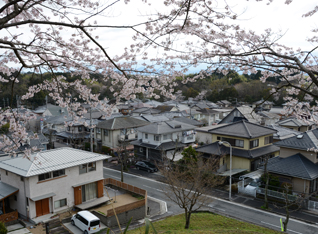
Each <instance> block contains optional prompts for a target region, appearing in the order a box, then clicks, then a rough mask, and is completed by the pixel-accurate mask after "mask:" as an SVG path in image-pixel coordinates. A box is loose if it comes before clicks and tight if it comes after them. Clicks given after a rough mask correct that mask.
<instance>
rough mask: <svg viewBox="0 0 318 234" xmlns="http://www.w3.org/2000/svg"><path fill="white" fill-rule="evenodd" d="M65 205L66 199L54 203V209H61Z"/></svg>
mask: <svg viewBox="0 0 318 234" xmlns="http://www.w3.org/2000/svg"><path fill="white" fill-rule="evenodd" d="M66 205H67V200H66V198H64V199H61V200H58V201H55V202H54V208H55V209H57V208H60V207H63V206H66Z"/></svg>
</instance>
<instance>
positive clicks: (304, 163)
mask: <svg viewBox="0 0 318 234" xmlns="http://www.w3.org/2000/svg"><path fill="white" fill-rule="evenodd" d="M267 169H268V171H269V172H272V173H276V174H280V175H286V176H291V177H296V178H301V179H305V180H313V179H316V178H318V164H314V163H313V162H312V161H310V160H309V159H307V158H306V157H305V156H303V155H302V154H300V153H298V154H295V155H292V156H289V157H287V158H281V157H274V158H271V159H270V160H269V161H268V164H267Z"/></svg>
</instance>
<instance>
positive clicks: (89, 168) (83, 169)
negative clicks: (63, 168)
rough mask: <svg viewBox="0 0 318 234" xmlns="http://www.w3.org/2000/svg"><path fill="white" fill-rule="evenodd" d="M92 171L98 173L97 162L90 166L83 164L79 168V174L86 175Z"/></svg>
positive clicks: (89, 164)
mask: <svg viewBox="0 0 318 234" xmlns="http://www.w3.org/2000/svg"><path fill="white" fill-rule="evenodd" d="M90 171H96V162H91V163H88V164H82V165H80V166H79V173H80V174H84V173H87V172H90Z"/></svg>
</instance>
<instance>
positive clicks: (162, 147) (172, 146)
mask: <svg viewBox="0 0 318 234" xmlns="http://www.w3.org/2000/svg"><path fill="white" fill-rule="evenodd" d="M130 143H131V144H132V145H138V146H143V147H147V148H150V149H157V150H171V149H175V148H176V147H177V148H183V147H185V146H186V144H183V143H181V142H178V143H176V142H174V141H169V142H164V143H161V144H160V145H153V144H148V143H143V142H142V140H137V141H132V142H130Z"/></svg>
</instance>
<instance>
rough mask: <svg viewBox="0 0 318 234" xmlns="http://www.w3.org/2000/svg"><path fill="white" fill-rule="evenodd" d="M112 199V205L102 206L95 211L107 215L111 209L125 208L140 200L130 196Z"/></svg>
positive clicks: (124, 195)
mask: <svg viewBox="0 0 318 234" xmlns="http://www.w3.org/2000/svg"><path fill="white" fill-rule="evenodd" d="M112 199H113V203H112V204H107V205H102V206H100V207H97V208H95V209H94V210H95V211H97V212H100V213H101V214H104V215H105V214H106V213H107V210H109V209H112V208H116V207H119V206H124V205H127V204H130V203H133V202H136V201H139V199H138V198H136V197H133V196H132V195H130V194H122V195H118V196H116V197H113V198H112Z"/></svg>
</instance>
